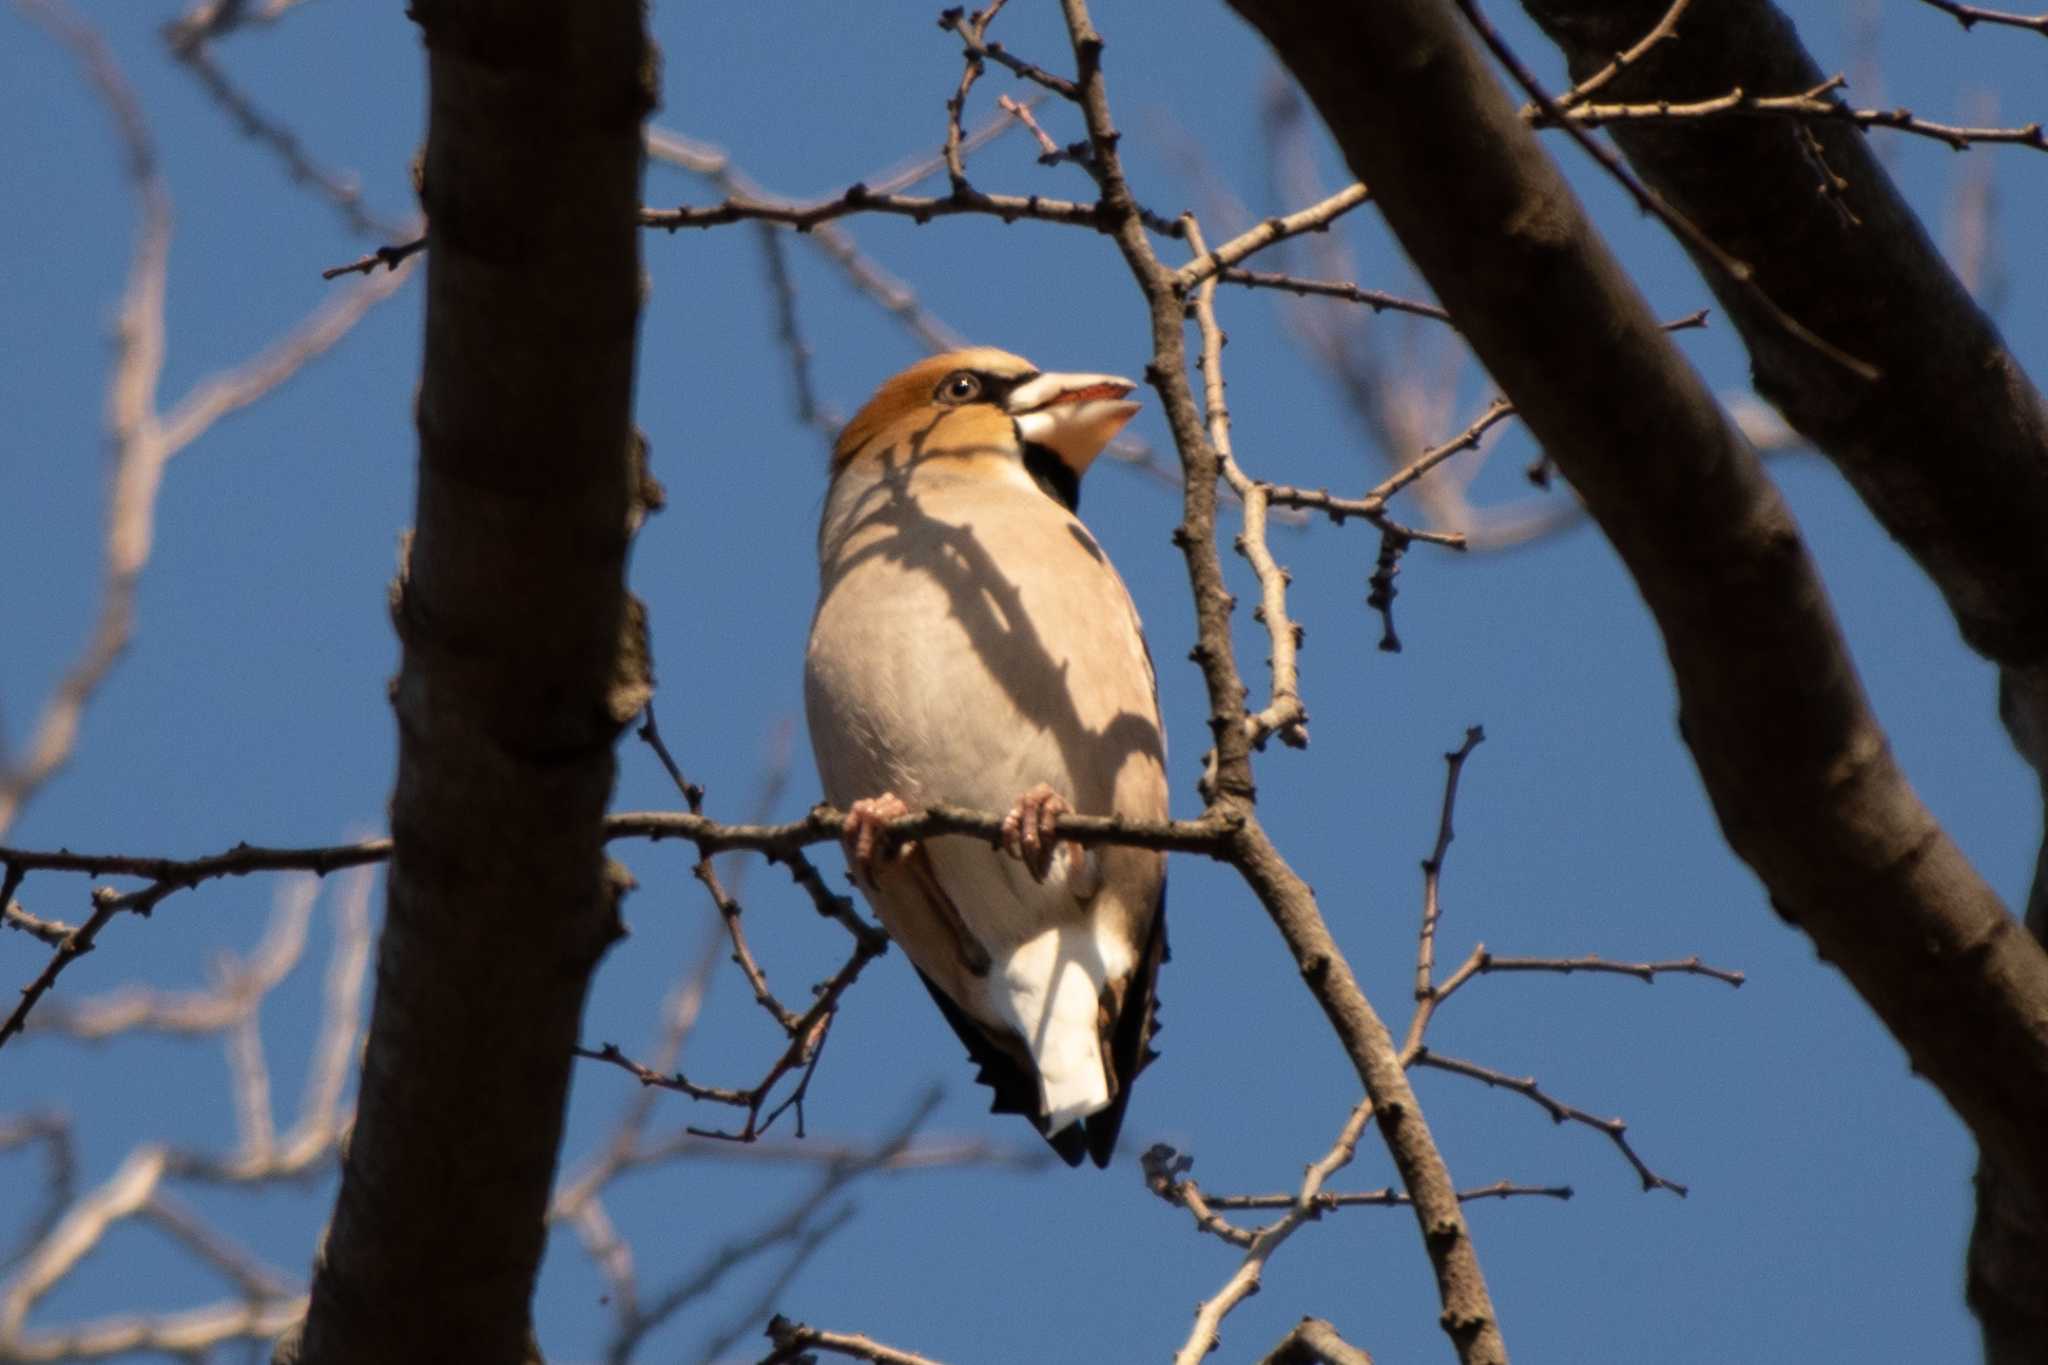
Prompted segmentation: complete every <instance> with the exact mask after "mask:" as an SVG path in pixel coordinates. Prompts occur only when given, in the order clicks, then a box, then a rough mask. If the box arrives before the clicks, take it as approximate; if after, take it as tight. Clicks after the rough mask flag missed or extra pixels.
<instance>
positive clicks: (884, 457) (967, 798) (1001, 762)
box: [804, 349, 1167, 1166]
mask: <svg viewBox="0 0 2048 1365" xmlns="http://www.w3.org/2000/svg"><path fill="white" fill-rule="evenodd" d="M1131 389H1132V385H1131V383H1130V381H1129V380H1125V379H1118V378H1115V377H1113V376H1110V375H1100V374H1041V373H1040V372H1039V371H1038V369H1037V368H1036V367H1035V366H1033V365H1032V364H1031V363H1030V362H1029V361H1026V360H1022V359H1019V358H1018V357H1016V356H1014V355H1009V354H1006V353H1005V352H1002V351H996V350H987V349H976V350H965V351H955V352H953V353H951V354H949V355H941V356H934V357H933V358H931V359H929V360H926V361H922V362H920V363H919V364H916V365H913V366H911V367H910V368H909V369H907V370H905V371H904V372H903V373H901V374H899V375H897V376H896V377H895V378H894V379H891V380H889V381H888V382H887V383H885V384H883V385H882V387H881V388H880V389H878V390H877V391H876V393H875V396H874V397H873V398H872V399H870V400H869V401H868V404H867V406H866V407H864V408H862V409H861V410H860V412H859V413H858V414H857V415H856V416H855V417H854V419H853V420H852V421H851V422H849V423H848V424H847V426H846V430H845V431H844V432H843V433H841V435H840V437H839V441H838V445H837V446H836V448H835V449H834V451H833V455H832V486H831V489H830V491H829V492H828V493H827V494H826V497H825V510H824V517H823V520H822V523H821V525H820V526H819V529H818V559H819V569H820V580H821V581H820V587H819V594H818V610H817V615H816V617H815V618H814V619H813V620H812V622H811V638H810V647H809V650H808V653H807V657H806V661H805V670H804V706H805V711H806V713H807V714H808V717H809V720H810V730H811V746H812V749H813V752H814V753H815V754H816V756H817V760H818V773H819V776H820V778H821V779H822V780H823V782H824V788H825V795H826V798H827V799H828V800H830V801H831V802H832V803H833V804H835V805H839V806H843V807H845V808H846V809H847V810H848V812H849V816H848V821H847V826H846V832H845V837H844V842H845V845H846V851H847V862H848V864H849V867H850V868H851V870H852V872H853V875H854V880H855V882H856V883H857V884H858V885H859V886H860V888H861V890H862V892H863V893H864V894H865V895H866V897H867V899H868V903H869V904H870V905H872V906H873V907H874V910H875V913H876V915H878V916H879V917H880V918H881V921H882V924H883V925H884V927H886V928H887V929H888V931H889V934H890V936H891V937H892V938H894V939H895V940H896V942H897V943H898V944H900V945H902V948H903V951H904V952H905V953H906V954H907V955H908V956H909V958H910V961H911V963H912V964H913V965H914V966H915V967H916V968H917V971H918V975H919V976H921V977H922V978H923V979H924V983H925V986H926V987H927V988H928V989H929V990H930V991H931V994H932V999H933V1000H935V1001H937V1002H938V1006H939V1009H940V1011H941V1012H942V1013H943V1014H944V1015H945V1016H946V1020H947V1022H948V1023H950V1024H951V1025H952V1026H953V1028H954V1031H955V1032H957V1033H958V1034H959V1035H960V1038H961V1041H963V1042H964V1043H966V1045H967V1051H968V1054H969V1056H970V1057H971V1058H972V1059H973V1060H974V1061H975V1062H977V1063H978V1064H979V1065H980V1067H981V1075H980V1079H981V1081H982V1083H983V1084H986V1085H988V1086H990V1087H991V1088H993V1089H994V1091H995V1102H994V1104H993V1105H992V1106H991V1107H992V1109H993V1111H994V1112H998V1113H1016V1114H1023V1115H1024V1116H1025V1117H1027V1118H1029V1119H1030V1120H1031V1121H1032V1123H1033V1124H1035V1125H1036V1126H1037V1128H1038V1131H1039V1132H1040V1133H1041V1134H1043V1135H1044V1136H1045V1139H1046V1141H1048V1142H1049V1143H1051V1144H1052V1146H1053V1148H1054V1150H1056V1151H1057V1152H1058V1153H1059V1154H1060V1156H1061V1157H1063V1158H1065V1160H1066V1162H1067V1164H1068V1165H1072V1166H1077V1165H1079V1164H1080V1162H1081V1157H1082V1156H1083V1154H1084V1153H1085V1154H1086V1155H1088V1156H1091V1157H1093V1158H1094V1160H1095V1164H1096V1165H1097V1166H1107V1165H1108V1164H1109V1159H1110V1154H1111V1153H1112V1152H1113V1151H1114V1150H1115V1147H1116V1137H1117V1130H1118V1128H1120V1127H1121V1126H1122V1124H1123V1117H1124V1106H1125V1105H1126V1104H1127V1103H1129V1101H1130V1087H1131V1082H1132V1081H1133V1080H1134V1079H1135V1078H1136V1077H1137V1074H1138V1072H1139V1071H1140V1070H1142V1069H1143V1068H1144V1066H1145V1064H1146V1063H1147V1062H1149V1061H1150V1060H1151V1059H1152V1056H1153V1055H1154V1054H1153V1053H1152V1051H1151V1048H1150V1043H1151V1038H1152V1032H1153V1013H1154V1000H1153V994H1152V990H1153V983H1154V981H1155V980H1156V978H1157V976H1158V973H1159V964H1160V962H1161V961H1163V960H1164V959H1165V957H1166V905H1165V892H1166V862H1165V857H1164V855H1163V854H1160V853H1157V852H1153V851H1148V850H1143V849H1136V848H1120V847H1114V846H1110V845H1103V846H1100V847H1096V848H1092V849H1085V850H1084V849H1083V848H1081V847H1080V846H1079V845H1076V844H1073V843H1063V842H1060V841H1058V840H1057V839H1056V838H1055V837H1054V835H1053V820H1054V817H1056V816H1058V815H1059V814H1060V813H1062V812H1067V811H1073V812H1078V813H1081V814H1086V815H1122V816H1126V817H1128V818H1131V819H1134V820H1163V819H1165V818H1166V813H1167V802H1166V772H1165V749H1166V745H1165V739H1164V737H1163V733H1162V731H1161V728H1160V723H1159V706H1158V700H1157V697H1156V696H1155V693H1154V684H1153V677H1152V661H1151V658H1150V656H1149V655H1148V654H1147V652H1146V649H1145V640H1144V636H1143V634H1142V633H1141V631H1140V627H1139V624H1138V615H1137V611H1136V609H1135V608H1134V607H1133V606H1132V605H1131V598H1130V594H1129V593H1128V592H1126V591H1125V589H1124V585H1123V580H1121V579H1120V578H1118V577H1117V574H1116V570H1115V569H1114V568H1112V567H1110V563H1109V558H1108V556H1106V555H1104V554H1103V552H1102V547H1101V546H1099V545H1097V544H1096V543H1095V538H1094V537H1093V536H1091V535H1089V534H1088V530H1087V528H1086V527H1084V526H1082V525H1081V523H1080V522H1079V521H1078V520H1076V519H1075V516H1074V509H1075V506H1076V505H1077V503H1078V502H1079V500H1080V489H1081V475H1082V474H1083V473H1084V472H1085V471H1086V470H1087V468H1088V465H1089V463H1090V462H1091V461H1092V460H1094V458H1095V456H1096V455H1097V454H1098V453H1099V452H1100V451H1101V450H1102V448H1103V446H1105V445H1107V444H1108V443H1109V440H1110V438H1111V437H1113V436H1115V435H1116V433H1117V432H1118V431H1119V430H1120V429H1121V428H1122V427H1123V425H1124V423H1125V422H1127V421H1129V420H1130V417H1131V414H1132V413H1134V412H1136V411H1137V408H1138V405H1137V404H1136V403H1132V402H1127V401H1125V396H1126V395H1127V394H1129V393H1130V392H1131ZM941 801H944V802H953V803H957V804H959V805H964V806H971V807H975V808H978V809H982V810H1002V811H1007V812H1008V814H1007V816H1006V818H1005V819H1004V821H1003V830H1002V835H1003V837H1002V843H1003V847H1002V848H1001V849H996V848H993V847H991V846H990V845H989V844H988V843H986V842H984V841H983V840H980V839H976V838H970V837H965V836H959V835H947V836H941V837H938V838H933V839H927V840H923V841H921V842H918V843H914V844H910V845H908V846H905V847H900V848H897V849H895V850H893V851H886V844H887V839H886V837H885V836H884V834H883V826H884V825H885V824H886V823H887V822H888V821H889V820H892V819H895V818H897V817H899V816H902V815H904V814H907V813H909V812H911V811H913V810H916V809H918V808H920V807H922V806H924V805H926V804H929V803H933V802H941Z"/></svg>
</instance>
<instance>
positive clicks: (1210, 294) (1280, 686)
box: [1181, 213, 1308, 749]
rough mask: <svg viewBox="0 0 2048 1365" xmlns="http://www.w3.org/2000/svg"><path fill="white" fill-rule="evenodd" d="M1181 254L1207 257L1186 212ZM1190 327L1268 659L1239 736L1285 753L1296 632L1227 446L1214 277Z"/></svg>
mask: <svg viewBox="0 0 2048 1365" xmlns="http://www.w3.org/2000/svg"><path fill="white" fill-rule="evenodd" d="M1181 223H1182V225H1183V227H1184V228H1185V229H1186V234H1187V239H1188V248H1189V250H1191V251H1193V252H1194V254H1195V258H1196V259H1197V260H1200V259H1202V258H1203V257H1205V256H1207V255H1208V254H1209V252H1208V247H1207V245H1206V244H1205V243H1204V242H1203V240H1202V229H1201V226H1200V224H1198V223H1197V222H1196V221H1195V216H1194V215H1193V214H1191V213H1189V214H1183V215H1181ZM1194 314H1195V325H1196V327H1197V328H1198V329H1199V330H1200V332H1201V337H1202V350H1201V354H1200V356H1199V357H1198V358H1197V359H1196V361H1195V364H1196V366H1197V367H1198V368H1199V369H1200V370H1201V371H1202V404H1203V409H1204V415H1205V416H1206V417H1207V419H1208V426H1209V445H1210V447H1211V448H1212V449H1213V450H1214V451H1215V452H1216V459H1217V462H1218V464H1219V466H1220V467H1221V468H1222V471H1223V477H1224V479H1225V481H1227V482H1228V483H1229V484H1230V488H1231V491H1232V492H1234V493H1236V494H1237V496H1238V500H1239V501H1240V502H1241V503H1242V505H1243V518H1244V520H1243V526H1244V529H1243V530H1242V531H1240V532H1239V533H1238V536H1237V541H1236V548H1237V552H1238V553H1239V554H1240V555H1242V556H1244V559H1245V562H1246V563H1248V564H1250V565H1251V566H1252V572H1253V573H1254V574H1255V575H1257V577H1258V580H1259V605H1258V607H1257V609H1256V610H1254V611H1253V613H1252V617H1253V619H1254V620H1256V621H1258V622H1260V623H1261V624H1263V625H1264V626H1265V628H1266V638H1267V639H1268V641H1270V642H1271V645H1272V649H1273V653H1272V655H1271V656H1270V662H1271V665H1272V672H1273V687H1272V693H1271V695H1270V697H1269V698H1268V700H1267V702H1266V705H1265V706H1263V707H1261V708H1260V709H1259V710H1257V711H1252V712H1248V713H1247V714H1246V716H1245V718H1244V727H1245V734H1246V736H1247V738H1248V739H1249V740H1250V742H1251V745H1252V747H1253V748H1255V749H1262V748H1264V747H1265V745H1266V740H1267V739H1268V738H1270V737H1271V736H1273V735H1278V736H1279V737H1280V742H1281V743H1282V744H1285V745H1286V746H1287V747H1289V748H1290V749H1306V748H1307V747H1308V707H1307V706H1306V705H1304V704H1303V702H1302V699H1301V671H1300V666H1299V665H1298V664H1297V663H1296V656H1297V655H1298V653H1299V652H1300V649H1301V645H1302V639H1303V634H1304V632H1303V629H1302V627H1300V626H1299V625H1296V624H1295V623H1294V621H1293V620H1292V618H1290V617H1289V616H1288V614H1287V581H1288V573H1287V570H1285V569H1283V568H1281V567H1280V564H1279V561H1277V560H1275V559H1274V558H1273V552H1272V549H1271V548H1270V547H1269V546H1268V545H1267V543H1266V505H1267V487H1268V486H1267V485H1266V484H1263V483H1260V482H1257V481H1255V480H1254V479H1252V477H1251V476H1250V475H1248V474H1246V473H1245V472H1244V470H1243V468H1242V467H1241V466H1239V464H1238V462H1237V456H1236V453H1235V452H1234V451H1233V450H1232V448H1231V441H1230V407H1229V404H1228V403H1226V402H1225V401H1224V396H1223V394H1224V381H1223V341H1224V337H1223V329H1222V328H1221V327H1220V326H1218V325H1217V322H1216V279H1215V277H1214V276H1213V275H1212V276H1210V277H1209V278H1207V279H1205V280H1203V281H1202V282H1201V283H1200V284H1199V285H1197V286H1196V287H1195V293H1194Z"/></svg>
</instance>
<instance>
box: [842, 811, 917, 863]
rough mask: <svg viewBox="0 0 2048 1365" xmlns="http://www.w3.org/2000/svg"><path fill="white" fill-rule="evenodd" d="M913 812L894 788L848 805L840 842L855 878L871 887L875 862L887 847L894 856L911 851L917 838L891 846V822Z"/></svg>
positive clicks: (887, 854)
mask: <svg viewBox="0 0 2048 1365" xmlns="http://www.w3.org/2000/svg"><path fill="white" fill-rule="evenodd" d="M910 813H911V811H910V807H908V806H906V805H904V804H903V798H902V797H900V796H898V795H897V794H896V793H895V792H883V793H882V794H881V795H880V796H864V797H862V798H861V799H860V800H858V801H856V802H854V803H853V804H852V805H851V806H849V807H847V809H846V824H845V825H844V826H842V827H841V828H840V831H839V846H840V848H842V849H843V850H845V852H846V867H847V870H848V871H849V872H851V873H852V874H853V879H854V880H855V881H857V882H859V883H860V884H861V885H863V886H868V887H872V886H873V885H874V884H875V863H876V862H877V861H878V860H880V859H881V858H882V857H884V855H885V850H886V856H887V857H888V858H889V859H892V860H893V859H899V858H902V857H904V856H906V855H908V854H909V853H910V852H911V850H912V849H914V848H915V847H916V846H917V845H916V842H915V841H914V840H905V841H904V842H903V843H902V844H899V845H898V846H897V847H896V848H894V849H889V848H888V843H889V834H888V829H887V826H888V824H889V822H890V821H891V820H900V819H902V818H903V817H904V816H906V815H909V814H910Z"/></svg>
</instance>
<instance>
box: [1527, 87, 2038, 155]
mask: <svg viewBox="0 0 2048 1365" xmlns="http://www.w3.org/2000/svg"><path fill="white" fill-rule="evenodd" d="M1845 84H1847V80H1846V78H1844V77H1842V76H1830V77H1829V78H1828V79H1827V80H1825V81H1823V82H1821V83H1820V84H1819V85H1816V86H1814V87H1813V88H1812V89H1811V90H1804V91H1801V92H1799V93H1797V94H1792V95H1752V94H1750V93H1749V92H1748V91H1746V90H1740V89H1737V90H1730V91H1729V92H1728V93H1727V94H1725V95H1717V96H1715V97H1713V98H1711V99H1703V100H1687V101H1683V102H1678V103H1673V102H1671V101H1668V100H1658V101H1656V102H1655V103H1652V104H1582V105H1579V106H1578V107H1577V108H1574V109H1571V110H1569V111H1567V112H1566V114H1565V117H1566V118H1567V119H1569V120H1570V121H1571V122H1573V123H1575V124H1577V125H1579V126H1581V127H1585V128H1598V127H1600V126H1602V125H1603V124H1608V123H1664V122H1687V121H1691V120H1705V119H1714V118H1791V119H1804V120H1808V121H1812V122H1823V123H1826V122H1831V123H1846V124H1848V125H1849V126H1851V127H1853V128H1862V129H1866V130H1867V129H1871V128H1891V129H1895V130H1897V131H1898V132H1902V133H1912V134H1914V135H1915V136H1918V137H1924V138H1931V139H1932V140H1934V141H1936V142H1940V143H1943V144H1945V145H1947V146H1949V147H1952V148H1954V149H1956V150H1957V151H1961V150H1963V149H1965V148H1968V147H1972V146H1974V145H1976V144H1977V143H1980V142H1982V143H1991V144H2000V143H2003V144H2007V145H2011V146H2019V147H2032V148H2033V149H2034V150H2035V151H2037V152H2048V135H2044V134H2043V133H2042V131H2041V125H2040V124H2038V123H2029V124H2026V125H2025V126H2023V127H2018V128H1998V127H1970V126H1965V125H1963V124H1955V123H1938V122H1936V121H1934V120H1933V119H1924V118H1921V117H1919V116H1918V115H1917V114H1915V113H1913V111H1912V110H1910V109H1856V108H1852V107H1850V106H1849V105H1846V104H1843V103H1841V102H1840V101H1838V100H1833V99H1828V98H1825V97H1826V96H1828V95H1830V94H1832V93H1833V92H1834V91H1836V90H1839V89H1841V88H1842V86H1843V85H1845ZM1532 121H1533V122H1534V123H1535V124H1536V126H1537V127H1539V128H1541V127H1552V126H1555V125H1554V124H1553V123H1552V122H1551V120H1550V119H1549V118H1548V117H1547V116H1539V117H1537V118H1536V119H1534V120H1532Z"/></svg>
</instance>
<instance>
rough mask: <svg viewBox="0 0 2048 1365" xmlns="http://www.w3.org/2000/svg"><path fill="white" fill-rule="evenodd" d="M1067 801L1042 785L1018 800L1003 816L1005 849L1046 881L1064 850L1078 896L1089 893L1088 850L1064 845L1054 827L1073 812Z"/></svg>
mask: <svg viewBox="0 0 2048 1365" xmlns="http://www.w3.org/2000/svg"><path fill="white" fill-rule="evenodd" d="M1073 809H1074V808H1073V807H1072V806H1070V805H1068V804H1067V799H1066V798H1065V797H1064V796H1061V795H1060V794H1059V793H1058V792H1056V791H1054V790H1053V789H1052V788H1051V787H1049V786H1047V785H1046V784H1045V783H1043V782H1041V783H1039V784H1038V785H1037V786H1035V787H1033V788H1032V789H1031V790H1030V791H1027V792H1025V793H1024V794H1023V795H1022V796H1020V797H1018V798H1017V804H1016V805H1014V806H1012V807H1010V813H1009V814H1008V815H1005V816H1004V817H1003V848H1004V850H1005V851H1006V852H1008V853H1009V855H1010V856H1011V857H1012V858H1015V859H1016V860H1017V861H1018V862H1020V863H1023V864H1024V866H1025V867H1027V868H1029V869H1030V870H1031V875H1032V876H1033V877H1035V878H1037V879H1038V880H1039V881H1044V880H1045V879H1046V877H1047V876H1048V875H1049V874H1050V873H1051V872H1052V867H1053V858H1054V856H1055V855H1057V854H1059V853H1060V852H1061V851H1062V850H1064V852H1065V853H1066V855H1067V880H1068V884H1069V885H1071V886H1072V887H1073V888H1074V894H1076V895H1078V896H1085V895H1087V894H1088V890H1087V888H1086V884H1087V882H1088V881H1089V877H1088V875H1087V874H1088V867H1089V863H1088V850H1087V849H1085V848H1082V847H1081V846H1080V845H1079V844H1076V843H1065V842H1063V841H1062V840H1061V839H1060V837H1059V834H1058V833H1057V832H1056V830H1055V828H1054V826H1055V824H1056V822H1057V821H1058V820H1059V817H1060V816H1062V815H1070V814H1072V813H1073Z"/></svg>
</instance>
